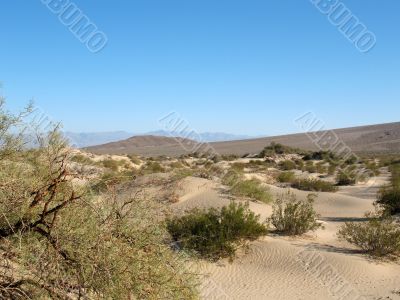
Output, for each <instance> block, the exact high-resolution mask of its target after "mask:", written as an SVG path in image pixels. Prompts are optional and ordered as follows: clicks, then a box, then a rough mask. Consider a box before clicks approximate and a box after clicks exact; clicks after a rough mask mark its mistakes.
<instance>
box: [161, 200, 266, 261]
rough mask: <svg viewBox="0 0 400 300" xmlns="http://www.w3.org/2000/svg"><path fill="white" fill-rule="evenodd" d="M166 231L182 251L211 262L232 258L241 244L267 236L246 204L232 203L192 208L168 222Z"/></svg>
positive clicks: (263, 226)
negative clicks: (213, 206) (207, 208)
mask: <svg viewBox="0 0 400 300" xmlns="http://www.w3.org/2000/svg"><path fill="white" fill-rule="evenodd" d="M167 228H168V231H169V232H170V234H171V236H172V238H173V240H174V241H176V242H177V243H178V244H179V245H180V247H182V249H185V250H188V251H191V252H194V253H195V254H197V255H199V256H200V257H202V258H207V259H211V260H217V259H220V258H225V257H229V258H232V257H233V256H234V254H235V252H236V250H237V247H238V246H239V245H240V244H242V243H243V242H244V241H246V240H255V239H257V238H259V237H260V236H263V235H265V234H266V233H267V227H266V226H265V225H264V224H261V223H259V216H256V215H255V214H254V213H253V212H252V211H250V209H249V208H248V204H246V205H244V204H236V203H234V202H232V203H231V204H230V205H229V206H227V207H223V208H222V209H221V210H216V209H214V208H212V209H209V210H199V209H195V210H192V211H191V212H189V213H188V214H187V215H185V216H183V217H175V218H171V219H168V220H167Z"/></svg>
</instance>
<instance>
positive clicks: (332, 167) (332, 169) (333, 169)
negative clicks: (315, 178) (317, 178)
mask: <svg viewBox="0 0 400 300" xmlns="http://www.w3.org/2000/svg"><path fill="white" fill-rule="evenodd" d="M336 169H337V165H335V164H330V165H329V167H328V175H334V174H335V173H336Z"/></svg>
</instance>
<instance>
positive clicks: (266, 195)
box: [231, 179, 272, 203]
mask: <svg viewBox="0 0 400 300" xmlns="http://www.w3.org/2000/svg"><path fill="white" fill-rule="evenodd" d="M231 193H232V194H234V195H236V196H240V197H248V198H251V199H255V200H258V201H261V202H264V203H269V202H271V201H272V195H271V193H270V191H269V189H268V188H267V187H264V186H263V185H262V184H261V181H260V180H258V179H250V180H239V181H238V182H237V183H236V184H235V185H234V186H233V187H232V189H231Z"/></svg>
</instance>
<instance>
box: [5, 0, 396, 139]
mask: <svg viewBox="0 0 400 300" xmlns="http://www.w3.org/2000/svg"><path fill="white" fill-rule="evenodd" d="M74 2H75V3H76V4H77V6H78V7H79V8H80V9H81V10H82V11H83V12H84V13H85V14H86V15H87V16H88V17H89V18H90V19H91V21H93V22H94V23H95V24H96V25H97V26H98V27H99V29H100V30H102V31H104V33H105V34H106V35H107V37H108V40H109V41H108V44H107V46H106V47H105V48H104V49H103V50H102V51H101V52H99V53H96V54H93V53H91V52H89V51H88V50H87V48H86V47H85V46H84V45H83V44H81V43H80V42H79V41H78V40H77V39H76V38H75V37H74V35H73V34H72V33H71V32H70V31H69V30H68V29H67V28H66V27H65V26H64V25H63V24H61V23H60V21H59V20H58V18H57V16H56V15H54V14H53V13H52V12H51V11H50V10H49V9H48V8H47V7H46V6H45V5H43V4H42V3H41V1H40V0H30V1H26V0H4V1H2V2H1V6H0V9H1V18H0V36H1V47H0V81H1V82H2V83H3V90H2V91H1V93H2V94H3V95H4V96H6V97H7V101H8V104H9V106H10V107H11V108H12V109H16V108H18V107H21V106H22V105H23V104H24V103H26V102H27V101H28V100H29V99H31V98H34V99H35V103H36V105H37V106H39V107H41V108H43V109H44V110H45V111H46V112H47V113H48V114H49V115H50V116H51V117H52V118H53V119H55V120H60V121H62V122H63V124H64V128H65V129H66V130H71V131H78V132H86V131H112V130H127V131H133V132H146V131H150V130H156V129H159V125H158V122H157V120H158V119H159V118H160V117H162V116H163V115H165V114H166V113H168V112H170V111H172V110H176V111H178V112H179V113H180V114H181V115H182V116H184V117H185V118H186V119H187V120H188V121H189V123H190V124H191V126H192V127H193V128H194V129H196V130H198V131H224V132H230V133H237V134H250V135H260V134H265V135H273V134H281V133H288V132H295V131H298V130H299V129H298V128H297V127H296V125H294V123H293V120H294V119H296V118H297V117H298V116H300V115H302V114H303V113H305V112H307V111H313V112H314V113H315V114H316V115H318V116H319V118H320V119H322V120H324V122H325V123H326V125H327V127H329V128H338V127H347V126H353V125H363V124H373V123H383V122H392V121H399V113H400V82H399V81H400V40H399V37H400V32H399V31H400V18H399V16H398V14H399V11H400V1H398V0H385V1H383V0H379V1H378V0H374V1H373V0H368V1H367V0H366V1H360V0H358V1H350V0H348V1H346V0H344V1H343V2H344V3H345V4H346V5H347V6H348V8H350V9H351V11H352V12H353V13H354V14H355V15H356V16H357V17H358V18H359V19H360V20H361V21H362V22H363V23H364V24H365V25H366V26H367V27H368V29H369V30H371V31H372V32H373V33H374V34H375V35H376V37H377V44H376V47H375V48H374V49H372V51H370V52H369V53H366V54H362V53H360V52H358V51H357V49H356V48H355V47H354V46H353V45H352V44H351V43H350V42H349V41H348V40H346V38H345V37H344V36H343V35H342V34H341V33H340V32H339V31H338V30H337V28H336V27H334V26H333V25H331V24H330V23H329V21H328V19H327V17H326V16H324V15H322V14H321V13H320V12H319V11H318V10H317V9H316V8H315V7H314V6H313V4H312V3H311V2H310V1H308V0H291V1H289V0H274V1H272V0H241V1H236V0H229V1H228V0H189V1H188V0H157V1H156V0H140V1H139V0H113V1H111V0H110V1H101V0H97V1H94V0H92V1H83V0H75V1H74Z"/></svg>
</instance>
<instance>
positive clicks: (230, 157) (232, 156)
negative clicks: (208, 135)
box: [221, 154, 239, 161]
mask: <svg viewBox="0 0 400 300" xmlns="http://www.w3.org/2000/svg"><path fill="white" fill-rule="evenodd" d="M238 158H239V156H238V155H236V154H224V155H221V160H224V161H233V160H236V159H238Z"/></svg>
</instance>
